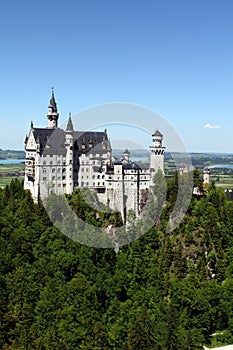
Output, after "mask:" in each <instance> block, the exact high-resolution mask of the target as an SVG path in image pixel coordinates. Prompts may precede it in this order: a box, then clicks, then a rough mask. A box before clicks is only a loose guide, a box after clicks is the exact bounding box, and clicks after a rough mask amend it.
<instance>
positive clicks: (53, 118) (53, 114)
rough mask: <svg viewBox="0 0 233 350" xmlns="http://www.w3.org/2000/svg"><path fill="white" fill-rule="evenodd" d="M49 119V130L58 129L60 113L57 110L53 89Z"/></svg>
mask: <svg viewBox="0 0 233 350" xmlns="http://www.w3.org/2000/svg"><path fill="white" fill-rule="evenodd" d="M47 118H48V128H49V129H56V128H57V121H58V118H59V113H58V110H57V104H56V101H55V97H54V90H53V88H52V96H51V99H50V103H49V106H48V113H47Z"/></svg>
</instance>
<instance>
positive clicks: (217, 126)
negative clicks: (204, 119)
mask: <svg viewBox="0 0 233 350" xmlns="http://www.w3.org/2000/svg"><path fill="white" fill-rule="evenodd" d="M204 128H205V129H220V128H221V125H211V124H206V125H205V126H204Z"/></svg>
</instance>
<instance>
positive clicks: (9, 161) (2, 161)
mask: <svg viewBox="0 0 233 350" xmlns="http://www.w3.org/2000/svg"><path fill="white" fill-rule="evenodd" d="M20 163H25V159H13V158H12V159H0V165H6V164H7V165H8V164H20Z"/></svg>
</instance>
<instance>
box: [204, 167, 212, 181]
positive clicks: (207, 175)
mask: <svg viewBox="0 0 233 350" xmlns="http://www.w3.org/2000/svg"><path fill="white" fill-rule="evenodd" d="M210 178H211V171H210V169H209V168H205V169H204V171H203V183H204V184H208V185H209V184H210Z"/></svg>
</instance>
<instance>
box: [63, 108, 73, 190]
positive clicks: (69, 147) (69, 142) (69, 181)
mask: <svg viewBox="0 0 233 350" xmlns="http://www.w3.org/2000/svg"><path fill="white" fill-rule="evenodd" d="M73 131H74V129H73V123H72V119H71V113H70V115H69V119H68V123H67V127H66V136H65V138H66V140H65V147H66V189H65V193H68V194H71V193H72V192H73V189H74V179H73V158H74V155H73Z"/></svg>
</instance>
